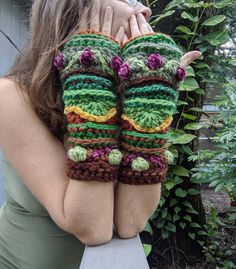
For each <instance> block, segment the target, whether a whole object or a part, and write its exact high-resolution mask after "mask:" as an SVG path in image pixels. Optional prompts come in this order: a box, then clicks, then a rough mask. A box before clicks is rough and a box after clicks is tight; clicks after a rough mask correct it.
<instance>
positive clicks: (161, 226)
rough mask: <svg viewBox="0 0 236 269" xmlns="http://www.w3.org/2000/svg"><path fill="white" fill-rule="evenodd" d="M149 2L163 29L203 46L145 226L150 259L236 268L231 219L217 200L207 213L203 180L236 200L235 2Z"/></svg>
mask: <svg viewBox="0 0 236 269" xmlns="http://www.w3.org/2000/svg"><path fill="white" fill-rule="evenodd" d="M146 5H148V6H149V7H150V8H151V9H152V17H151V19H150V21H149V23H150V24H151V25H152V27H153V28H154V29H155V31H156V32H163V33H166V34H168V35H170V36H171V37H172V38H173V39H174V40H175V41H176V43H177V44H178V45H179V46H180V47H181V48H182V50H183V52H185V53H186V52H188V51H191V50H199V51H201V52H202V55H201V57H200V58H198V59H197V60H195V61H194V62H193V63H192V64H191V66H189V67H187V78H186V79H185V81H184V83H183V84H182V86H181V87H180V89H179V93H180V95H179V101H178V112H177V113H176V114H175V117H174V121H173V123H172V129H171V139H170V140H169V155H170V156H172V162H171V163H169V171H168V177H167V179H166V181H165V182H164V183H163V186H162V197H161V200H160V204H159V206H158V208H157V209H156V211H155V213H154V214H153V215H152V217H151V218H150V220H149V222H148V223H147V226H146V228H145V232H143V233H142V234H141V238H142V240H143V241H144V242H145V243H146V244H145V245H144V248H145V251H146V255H147V258H148V262H149V265H150V267H151V268H152V269H155V268H161V269H164V268H189V267H186V266H187V264H188V265H190V264H195V263H196V262H198V261H205V263H206V264H208V266H209V267H204V268H234V264H233V262H232V261H230V257H231V256H232V253H229V252H224V251H220V250H219V247H218V246H217V240H218V237H219V236H220V235H219V232H218V230H219V229H218V228H219V225H226V224H225V223H222V222H221V221H220V219H219V218H218V217H217V214H216V211H215V209H214V208H212V209H211V212H210V214H209V215H206V213H205V210H204V207H203V203H202V197H201V184H203V183H204V184H208V185H210V186H212V187H215V188H216V191H218V190H220V189H225V190H227V192H228V194H229V195H230V198H231V199H234V200H235V184H236V183H235V174H236V149H235V145H236V135H235V131H236V130H235V121H236V112H235V111H236V110H235V104H236V101H235V100H236V97H235V96H236V92H235V91H236V87H235V81H236V80H235V78H236V77H235V76H236V49H235V47H236V2H235V1H234V0H215V1H214V0H212V1H211V0H208V1H197V0H173V1H167V0H146ZM219 94H220V95H221V97H220V99H218V102H217V103H214V99H215V97H217V95H219ZM222 94H223V95H222ZM206 103H208V104H209V103H210V104H211V106H212V105H214V106H215V107H217V113H212V114H209V113H207V111H206V109H204V107H207V106H206ZM218 114H219V115H218ZM203 130H208V133H209V134H213V139H212V140H213V142H215V143H216V144H217V145H216V149H215V148H211V149H209V150H205V151H204V147H205V146H204V144H203V145H202V144H201V143H200V142H201V140H200V139H199V138H200V137H201V133H202V132H203ZM206 162H207V164H206ZM232 164H233V165H232ZM234 164H235V165H234ZM230 210H231V211H232V212H231V214H230V215H229V218H228V219H227V220H226V221H234V218H235V214H236V213H235V212H236V211H234V210H235V207H234V206H233V204H232V207H231V208H230ZM229 225H231V223H230V224H229ZM150 246H151V247H150ZM200 268H202V267H200Z"/></svg>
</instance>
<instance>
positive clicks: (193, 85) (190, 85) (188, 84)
mask: <svg viewBox="0 0 236 269" xmlns="http://www.w3.org/2000/svg"><path fill="white" fill-rule="evenodd" d="M198 88H199V85H198V82H197V81H196V79H195V78H193V77H186V78H185V80H184V82H183V84H182V85H181V86H180V88H179V91H187V92H190V91H194V90H195V89H198Z"/></svg>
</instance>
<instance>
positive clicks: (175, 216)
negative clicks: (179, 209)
mask: <svg viewBox="0 0 236 269" xmlns="http://www.w3.org/2000/svg"><path fill="white" fill-rule="evenodd" d="M179 219H180V216H179V215H176V214H175V215H174V216H173V222H176V221H177V220H179Z"/></svg>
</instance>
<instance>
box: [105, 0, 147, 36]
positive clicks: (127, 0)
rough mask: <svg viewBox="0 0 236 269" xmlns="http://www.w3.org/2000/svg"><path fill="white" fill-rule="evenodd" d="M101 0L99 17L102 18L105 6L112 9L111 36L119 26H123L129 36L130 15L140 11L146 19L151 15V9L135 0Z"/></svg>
mask: <svg viewBox="0 0 236 269" xmlns="http://www.w3.org/2000/svg"><path fill="white" fill-rule="evenodd" d="M100 1H101V14H100V15H101V18H104V13H105V8H106V7H108V6H110V7H112V9H113V12H114V13H113V25H112V36H115V35H116V32H117V31H118V29H119V28H120V27H121V26H124V28H125V32H126V34H127V36H128V38H130V27H129V18H130V17H131V16H132V15H137V14H138V13H142V14H143V15H144V16H145V18H146V20H148V19H149V17H150V16H151V9H150V8H148V7H146V6H145V5H143V4H142V3H141V2H139V1H137V0H100ZM101 23H103V21H101Z"/></svg>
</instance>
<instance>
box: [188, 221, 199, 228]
mask: <svg viewBox="0 0 236 269" xmlns="http://www.w3.org/2000/svg"><path fill="white" fill-rule="evenodd" d="M190 227H194V228H201V226H200V225H199V224H198V223H196V222H191V223H190Z"/></svg>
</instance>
